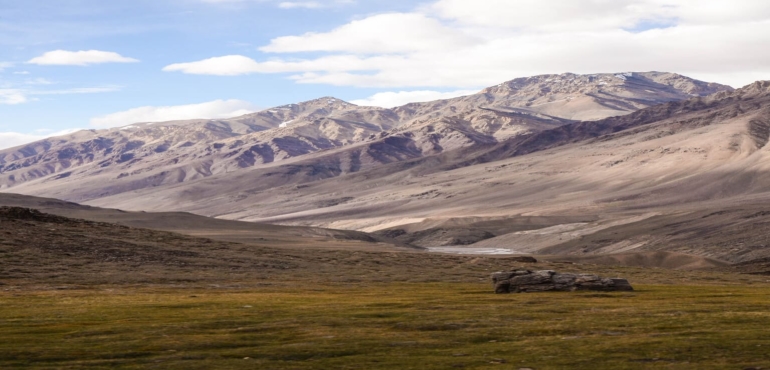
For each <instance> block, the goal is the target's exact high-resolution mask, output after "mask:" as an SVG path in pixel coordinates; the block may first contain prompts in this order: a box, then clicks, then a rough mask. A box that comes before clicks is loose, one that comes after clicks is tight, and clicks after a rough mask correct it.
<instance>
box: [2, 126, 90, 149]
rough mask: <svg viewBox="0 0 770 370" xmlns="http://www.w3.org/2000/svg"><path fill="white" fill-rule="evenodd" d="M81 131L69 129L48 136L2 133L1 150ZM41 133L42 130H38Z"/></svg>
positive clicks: (50, 132)
mask: <svg viewBox="0 0 770 370" xmlns="http://www.w3.org/2000/svg"><path fill="white" fill-rule="evenodd" d="M76 131H80V129H77V128H76V129H67V130H62V131H57V132H52V130H49V131H48V132H49V133H47V134H24V133H20V132H0V149H7V148H13V147H15V146H19V145H24V144H29V143H32V142H35V141H38V140H43V139H45V138H49V137H54V136H61V135H68V134H71V133H73V132H76ZM36 132H41V130H36Z"/></svg>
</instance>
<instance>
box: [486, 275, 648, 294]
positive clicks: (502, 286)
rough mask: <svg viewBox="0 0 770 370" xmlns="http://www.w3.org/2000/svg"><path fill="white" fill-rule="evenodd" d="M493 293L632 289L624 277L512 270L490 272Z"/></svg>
mask: <svg viewBox="0 0 770 370" xmlns="http://www.w3.org/2000/svg"><path fill="white" fill-rule="evenodd" d="M492 282H493V284H494V287H495V293H498V294H501V293H520V292H545V291H551V290H553V291H566V292H572V291H576V290H596V291H605V292H611V291H632V290H634V288H633V287H632V286H631V284H630V283H629V282H628V280H626V279H620V278H602V277H599V276H597V275H590V274H560V273H557V272H556V271H552V270H541V271H531V270H512V271H500V272H495V273H493V274H492Z"/></svg>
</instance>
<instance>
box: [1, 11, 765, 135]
mask: <svg viewBox="0 0 770 370" xmlns="http://www.w3.org/2000/svg"><path fill="white" fill-rule="evenodd" d="M768 3H769V2H766V1H754V0H737V1H732V2H730V3H729V4H728V3H726V2H724V1H713V0H703V1H698V2H694V1H687V0H612V1H607V0H538V1H535V0H473V1H471V0H429V1H424V2H414V1H393V0H390V1H381V0H316V1H278V0H275V1H274V0H154V1H149V0H130V1H126V0H110V1H104V0H0V147H8V146H11V145H16V144H20V143H22V142H26V141H30V140H34V139H38V138H40V137H44V136H46V135H50V134H54V133H58V132H62V131H65V130H70V129H76V128H107V127H114V126H120V125H125V124H130V123H133V122H136V121H156V120H166V119H177V118H191V117H200V118H219V117H227V116H229V115H235V114H242V113H246V112H249V111H254V110H258V109H263V108H268V107H271V106H275V105H281V104H286V103H292V102H298V101H303V100H309V99H313V98H317V97H321V96H336V97H338V98H341V99H344V100H348V101H353V102H356V103H359V104H372V105H380V106H393V105H397V104H403V103H406V102H408V101H413V100H431V99H437V98H444V97H451V96H457V95H461V94H467V93H469V92H472V91H475V90H478V89H480V88H483V87H485V86H489V85H493V84H496V83H500V82H503V81H506V80H510V79H513V78H516V77H523V76H529V75H535V74H542V73H562V72H576V73H596V72H623V71H642V70H645V71H646V70H660V71H671V72H678V73H682V74H685V75H689V76H691V77H695V78H700V79H704V80H708V81H715V82H721V83H726V84H730V85H733V86H736V87H737V86H741V85H743V84H747V83H749V82H752V81H754V80H760V79H770V50H768V48H767V47H766V46H767V45H769V44H770V4H768Z"/></svg>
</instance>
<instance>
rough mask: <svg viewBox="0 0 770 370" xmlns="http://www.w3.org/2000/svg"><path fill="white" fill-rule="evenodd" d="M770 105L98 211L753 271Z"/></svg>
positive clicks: (334, 157) (265, 173)
mask: <svg viewBox="0 0 770 370" xmlns="http://www.w3.org/2000/svg"><path fill="white" fill-rule="evenodd" d="M769 106H770V82H757V83H754V84H752V85H749V86H746V87H744V88H742V89H739V90H736V91H732V92H727V91H726V92H719V93H716V94H713V95H710V96H708V97H698V98H693V99H689V100H686V101H681V102H670V103H666V104H662V105H658V106H654V107H650V108H646V109H643V110H640V111H637V112H635V113H632V114H629V115H625V116H621V117H612V118H607V119H604V120H598V121H590V122H577V123H571V124H567V125H562V126H559V127H556V128H553V129H550V130H545V131H540V132H533V133H530V134H525V135H519V136H515V137H512V138H510V139H508V140H506V141H503V142H501V143H498V144H492V145H476V146H473V147H466V148H463V149H459V150H454V151H447V152H444V153H441V154H437V155H432V156H423V157H419V158H415V159H411V160H404V161H399V162H396V163H391V164H386V165H380V166H376V167H371V168H368V169H364V170H361V171H358V172H346V171H344V165H342V164H341V161H340V159H341V158H344V157H345V156H346V155H348V154H349V152H350V151H353V150H358V149H357V147H356V146H352V147H350V148H340V149H335V150H331V151H327V152H324V153H322V154H317V155H314V156H313V157H312V158H297V159H295V160H292V161H289V162H288V163H286V164H282V165H274V166H271V167H266V168H255V169H253V170H252V171H248V172H234V173H229V174H222V175H216V176H212V177H210V178H206V179H202V180H199V181H194V182H189V183H180V184H176V185H171V186H166V187H163V188H155V189H151V190H146V191H135V192H131V193H125V194H118V195H115V196H110V197H105V198H101V199H98V200H93V201H91V202H90V203H93V204H102V205H112V206H118V207H125V208H131V207H137V208H149V209H168V208H171V207H176V208H179V209H184V210H188V211H192V212H195V213H201V214H209V215H217V216H220V217H224V218H233V219H242V220H250V221H262V222H278V223H284V224H294V225H315V226H325V227H332V228H344V229H356V230H362V231H370V232H371V231H378V232H380V231H381V232H382V233H383V234H382V235H384V236H388V237H395V238H397V239H400V240H402V241H405V242H410V243H417V244H418V245H423V246H428V247H430V246H437V245H456V244H462V245H468V246H469V247H485V248H497V247H506V248H514V249H516V250H520V251H522V252H528V253H571V254H606V253H619V252H638V251H655V250H669V251H678V252H684V253H690V254H699V255H702V256H704V257H711V258H717V259H723V260H729V261H745V260H751V259H755V258H764V257H767V256H770V248H766V247H763V246H767V245H769V244H768V243H770V242H768V241H766V240H764V236H763V235H764V233H759V234H756V235H754V234H751V233H749V232H748V231H747V230H749V229H750V228H751V227H758V228H763V227H764V226H761V225H764V222H765V221H764V220H765V218H768V217H770V212H767V211H765V210H764V209H763V208H765V207H766V208H768V209H770V192H768V191H767V189H768V186H767V185H768V184H770V168H769V167H768V165H767V164H768V163H770V160H768V158H766V157H768V156H769V155H770V154H768V153H769V152H768V150H769V149H768V147H767V143H768V137H770V109H768V107H769ZM314 173H315V174H318V173H327V174H329V176H327V177H325V178H319V177H316V178H314V177H313V174H314ZM145 199H146V200H145ZM730 207H739V208H738V209H737V210H736V209H734V208H730ZM731 210H732V211H731ZM535 216H537V217H541V218H540V219H538V220H539V221H533V220H532V217H535ZM768 220H770V218H768ZM669 224H671V225H669ZM688 225H690V226H688ZM752 225H754V226H752ZM704 230H711V232H710V233H706V232H704ZM594 236H597V237H596V238H594ZM598 236H602V237H601V238H598ZM716 236H719V237H718V242H717V239H713V238H715V237H716ZM597 238H598V239H597Z"/></svg>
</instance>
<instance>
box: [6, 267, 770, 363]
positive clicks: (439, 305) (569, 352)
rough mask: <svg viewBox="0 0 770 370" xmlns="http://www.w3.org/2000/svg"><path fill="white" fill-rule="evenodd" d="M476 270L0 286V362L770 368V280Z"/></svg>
mask: <svg viewBox="0 0 770 370" xmlns="http://www.w3.org/2000/svg"><path fill="white" fill-rule="evenodd" d="M490 288H491V287H490V286H489V285H488V284H486V283H446V282H439V283H408V282H398V283H377V282H376V283H358V284H341V283H313V282H312V281H304V282H301V283H299V282H298V284H296V285H294V286H285V285H275V286H272V285H266V286H263V287H251V288H248V289H226V288H222V287H219V288H217V287H196V288H168V287H165V288H164V287H148V286H144V287H142V286H136V287H130V286H123V287H114V286H111V287H91V288H89V289H79V290H35V291H13V290H9V291H3V292H2V293H0V318H1V319H0V368H37V369H70V368H149V369H152V368H156V369H214V368H216V369H240V368H243V369H452V368H464V369H518V368H534V369H642V368H643V369H647V368H655V369H657V368H660V369H746V368H760V367H764V368H768V367H770V335H768V329H767V328H769V327H770V284H767V283H765V282H761V281H756V282H752V283H748V284H745V285H642V286H637V287H636V288H637V290H636V291H634V292H622V293H621V292H617V293H599V292H577V293H539V294H513V295H495V294H491V292H490Z"/></svg>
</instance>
